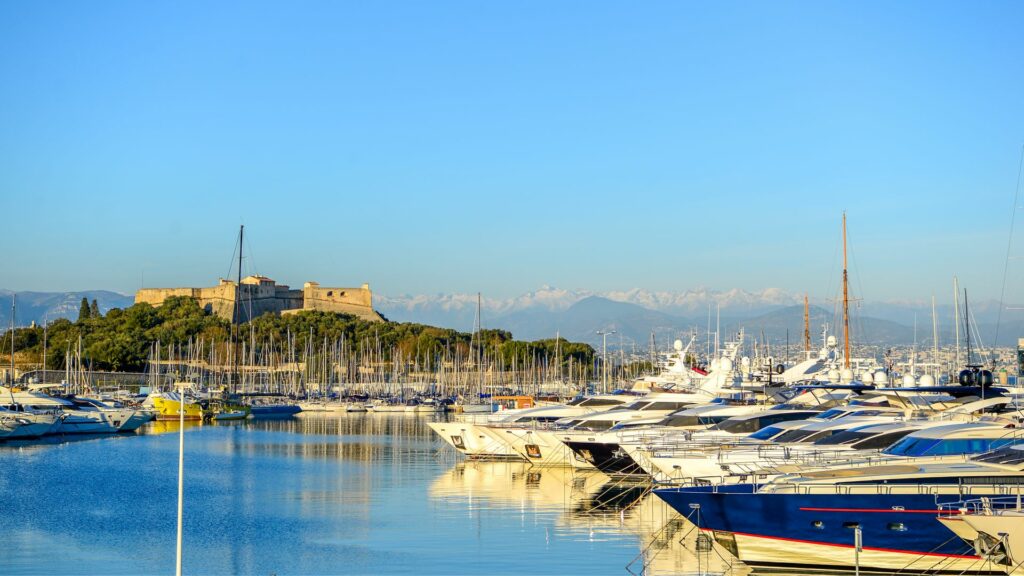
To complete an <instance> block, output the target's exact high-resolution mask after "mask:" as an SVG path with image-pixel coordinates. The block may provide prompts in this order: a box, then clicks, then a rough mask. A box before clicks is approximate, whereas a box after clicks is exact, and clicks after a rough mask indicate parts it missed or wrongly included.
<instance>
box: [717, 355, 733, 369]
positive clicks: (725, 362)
mask: <svg viewBox="0 0 1024 576" xmlns="http://www.w3.org/2000/svg"><path fill="white" fill-rule="evenodd" d="M718 366H719V367H720V368H721V369H722V371H723V372H728V371H729V370H732V360H729V359H728V358H722V360H721V362H719V363H718Z"/></svg>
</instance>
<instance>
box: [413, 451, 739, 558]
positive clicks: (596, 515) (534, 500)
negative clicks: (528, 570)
mask: <svg viewBox="0 0 1024 576" xmlns="http://www.w3.org/2000/svg"><path fill="white" fill-rule="evenodd" d="M429 495H430V498H431V500H434V501H437V502H442V503H449V504H451V503H456V504H458V503H465V504H468V505H469V508H470V509H471V510H474V509H482V508H488V507H490V508H509V509H514V510H524V509H529V510H532V511H533V512H536V513H540V514H545V513H547V514H551V515H553V516H554V518H555V522H554V525H555V536H556V537H563V538H573V539H580V540H584V539H585V540H589V541H594V542H600V541H604V540H611V539H612V536H613V535H614V536H616V537H621V535H623V534H627V535H632V536H635V537H636V539H637V557H636V558H635V560H634V561H633V562H632V563H631V564H630V565H629V566H627V567H625V569H624V570H623V573H625V574H629V573H633V574H640V573H643V574H647V575H667V574H694V573H706V574H729V575H735V576H741V575H745V574H749V573H750V571H749V569H748V568H747V567H745V566H743V565H742V564H741V563H740V562H739V561H738V560H736V559H735V558H734V557H732V556H731V555H730V554H729V553H728V552H726V551H724V550H722V549H721V548H719V547H717V546H713V547H712V546H710V542H706V541H705V542H701V543H700V544H701V545H700V546H698V542H697V530H696V529H695V527H694V525H693V524H692V523H690V522H688V521H687V520H686V519H685V518H683V517H681V516H679V514H677V513H675V512H674V511H673V510H672V509H671V508H670V507H668V506H666V505H665V503H664V502H662V501H661V500H660V499H659V498H656V497H654V496H653V494H651V493H650V490H649V486H647V485H641V484H636V483H628V482H622V481H617V480H613V479H610V478H609V477H608V476H605V475H604V474H601V473H599V472H595V471H582V472H581V471H579V470H573V469H571V468H538V467H534V466H531V465H530V464H529V463H527V462H486V461H463V462H458V463H456V464H455V465H453V466H452V467H451V468H450V469H448V470H447V471H445V472H444V473H442V474H441V475H439V476H438V477H437V478H436V479H435V480H434V482H433V483H432V484H431V485H430V491H429ZM705 544H708V546H705Z"/></svg>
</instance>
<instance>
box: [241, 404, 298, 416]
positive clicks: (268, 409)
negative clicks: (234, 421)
mask: <svg viewBox="0 0 1024 576" xmlns="http://www.w3.org/2000/svg"><path fill="white" fill-rule="evenodd" d="M299 412H302V408H299V407H298V406H294V405H284V404H283V405H279V406H253V407H252V412H251V414H252V417H253V418H291V417H292V416H295V415H296V414H298V413H299Z"/></svg>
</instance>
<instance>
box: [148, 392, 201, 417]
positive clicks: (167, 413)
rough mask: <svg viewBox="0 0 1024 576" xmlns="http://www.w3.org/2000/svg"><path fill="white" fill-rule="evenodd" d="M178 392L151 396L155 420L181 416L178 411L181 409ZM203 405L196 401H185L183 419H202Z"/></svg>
mask: <svg viewBox="0 0 1024 576" xmlns="http://www.w3.org/2000/svg"><path fill="white" fill-rule="evenodd" d="M179 398H180V396H179V395H178V394H168V395H161V396H156V397H154V398H153V408H154V409H155V410H156V419H157V420H177V419H179V418H181V415H179V414H178V411H179V410H180V409H181V402H180V400H179ZM202 419H203V407H202V406H200V405H199V404H196V403H189V402H186V403H185V420H202Z"/></svg>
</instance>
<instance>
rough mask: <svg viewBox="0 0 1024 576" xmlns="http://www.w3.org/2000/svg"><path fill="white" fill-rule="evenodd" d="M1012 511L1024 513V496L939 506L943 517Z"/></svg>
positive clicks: (983, 499)
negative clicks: (1023, 499)
mask: <svg viewBox="0 0 1024 576" xmlns="http://www.w3.org/2000/svg"><path fill="white" fill-rule="evenodd" d="M1018 490H1019V487H1018ZM1010 510H1012V511H1014V512H1021V513H1024V501H1022V496H1021V494H1020V493H1019V492H1018V493H1017V494H1016V495H1013V496H1004V497H991V496H983V497H981V498H972V499H969V500H960V501H958V502H948V503H944V504H940V505H939V514H940V515H941V516H960V515H964V514H975V515H985V516H991V515H992V514H993V513H998V512H1003V511H1010Z"/></svg>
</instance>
